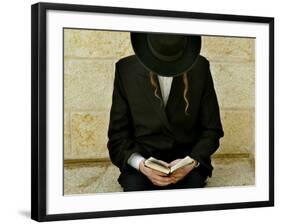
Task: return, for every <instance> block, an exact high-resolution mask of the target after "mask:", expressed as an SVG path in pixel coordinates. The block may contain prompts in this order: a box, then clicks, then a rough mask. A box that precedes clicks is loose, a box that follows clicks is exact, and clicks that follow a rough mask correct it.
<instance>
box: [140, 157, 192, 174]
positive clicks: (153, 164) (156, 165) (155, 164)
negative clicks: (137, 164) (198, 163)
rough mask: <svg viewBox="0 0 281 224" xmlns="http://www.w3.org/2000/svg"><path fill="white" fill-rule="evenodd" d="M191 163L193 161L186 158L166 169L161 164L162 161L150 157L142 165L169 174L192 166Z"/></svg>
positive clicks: (164, 165)
mask: <svg viewBox="0 0 281 224" xmlns="http://www.w3.org/2000/svg"><path fill="white" fill-rule="evenodd" d="M193 162H194V160H193V159H191V158H190V157H189V156H186V157H185V158H184V159H182V160H181V161H179V162H178V163H177V164H175V165H174V166H172V167H167V166H166V164H165V163H163V161H161V160H158V159H155V158H154V157H150V158H149V159H147V160H145V161H144V165H145V166H146V167H149V168H151V169H154V170H158V171H160V172H162V173H166V174H170V173H173V172H174V171H175V170H177V169H179V168H181V167H183V166H186V165H190V164H192V163H193Z"/></svg>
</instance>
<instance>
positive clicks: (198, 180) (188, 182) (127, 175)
mask: <svg viewBox="0 0 281 224" xmlns="http://www.w3.org/2000/svg"><path fill="white" fill-rule="evenodd" d="M206 179H207V175H205V174H204V173H203V172H201V171H200V169H198V168H195V169H193V170H192V171H191V172H190V173H189V174H188V175H187V176H186V177H185V178H184V179H182V180H180V181H179V182H177V183H176V184H170V185H167V186H163V187H162V186H156V185H154V184H153V183H152V182H151V181H150V180H149V179H148V178H147V177H146V176H145V175H144V174H143V173H141V172H140V171H138V170H136V169H135V168H133V167H128V168H127V169H126V170H125V171H124V172H122V173H121V174H120V176H119V178H118V182H119V184H120V185H121V186H122V188H123V190H124V191H146V190H167V189H186V188H201V187H204V186H205V184H206Z"/></svg>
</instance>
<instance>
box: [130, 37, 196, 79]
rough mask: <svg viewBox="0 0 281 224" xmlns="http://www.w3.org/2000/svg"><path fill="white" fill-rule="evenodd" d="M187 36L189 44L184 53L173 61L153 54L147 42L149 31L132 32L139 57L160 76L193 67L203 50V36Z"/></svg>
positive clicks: (133, 44) (175, 74)
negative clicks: (160, 58)
mask: <svg viewBox="0 0 281 224" xmlns="http://www.w3.org/2000/svg"><path fill="white" fill-rule="evenodd" d="M185 36H186V38H187V39H188V41H187V43H188V44H187V46H186V49H185V51H184V53H183V54H182V56H181V57H180V58H179V59H177V60H175V61H171V62H167V61H161V60H159V59H158V58H156V57H155V56H154V55H153V54H152V52H151V51H150V49H149V47H148V44H147V33H136V32H131V44H132V47H133V50H134V52H135V54H136V56H137V58H138V59H139V60H140V62H141V63H142V64H143V65H144V66H145V67H146V68H147V69H148V70H151V71H153V72H155V73H157V74H158V75H160V76H167V77H171V76H178V75H181V74H182V73H183V72H187V71H189V70H190V69H191V68H192V65H193V64H194V63H195V62H196V59H197V58H198V56H199V54H200V50H201V36H195V35H185Z"/></svg>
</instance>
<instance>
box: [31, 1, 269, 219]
mask: <svg viewBox="0 0 281 224" xmlns="http://www.w3.org/2000/svg"><path fill="white" fill-rule="evenodd" d="M31 12H32V15H31V20H32V21H31V23H32V40H31V42H32V44H31V45H32V49H31V56H32V60H31V61H32V65H31V67H32V74H31V76H32V78H31V81H32V85H31V87H32V89H31V92H32V108H31V109H32V124H31V126H32V155H31V158H32V164H31V173H32V180H31V181H32V183H31V187H32V189H31V192H32V198H31V202H32V203H31V217H32V219H34V220H37V221H53V220H71V219H84V218H98V217H115V216H131V215H146V214H161V213H176V212H192V211H207V210H221V209H235V208H253V207H266V206H273V205H274V96H273V93H274V18H271V17H256V16H255V17H254V16H250V15H226V14H212V13H197V12H185V11H168V10H156V9H140V8H121V7H108V6H90V5H74V4H56V3H37V4H34V5H32V10H31Z"/></svg>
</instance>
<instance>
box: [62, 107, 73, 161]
mask: <svg viewBox="0 0 281 224" xmlns="http://www.w3.org/2000/svg"><path fill="white" fill-rule="evenodd" d="M63 132H64V139H63V145H64V148H63V152H64V159H67V158H69V157H71V135H70V116H69V112H67V111H64V129H63Z"/></svg>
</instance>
